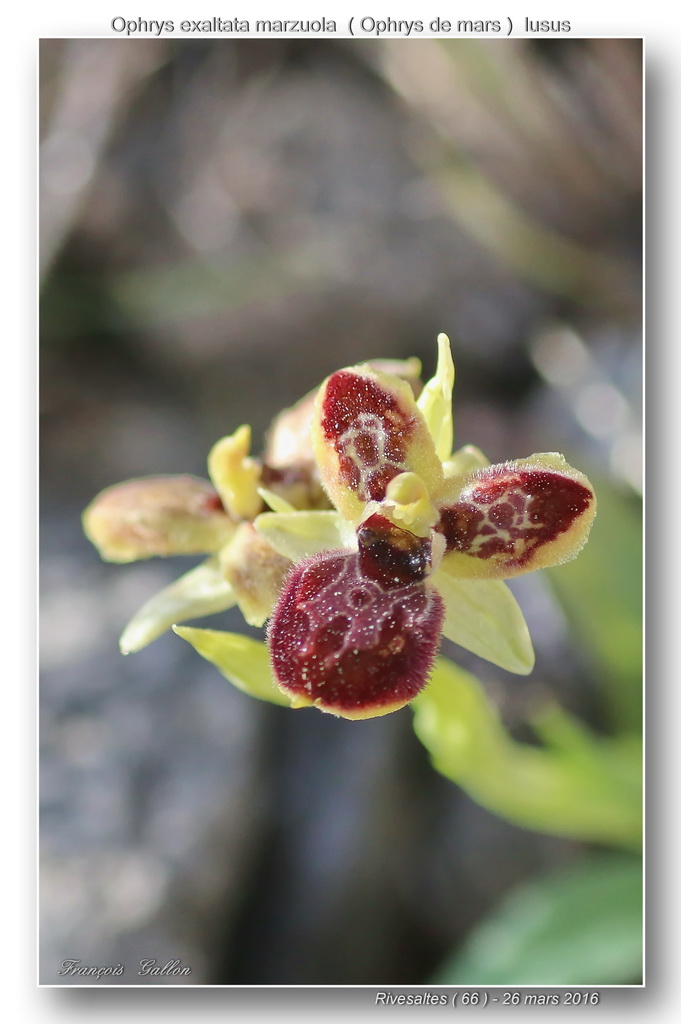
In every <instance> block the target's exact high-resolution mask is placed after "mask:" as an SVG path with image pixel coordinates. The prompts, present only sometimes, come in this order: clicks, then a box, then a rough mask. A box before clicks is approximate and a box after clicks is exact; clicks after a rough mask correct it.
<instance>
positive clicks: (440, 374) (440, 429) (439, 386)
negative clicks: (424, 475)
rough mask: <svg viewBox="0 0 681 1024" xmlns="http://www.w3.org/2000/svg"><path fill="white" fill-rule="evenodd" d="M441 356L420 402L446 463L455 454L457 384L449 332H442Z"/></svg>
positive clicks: (440, 456) (439, 343) (440, 454)
mask: <svg viewBox="0 0 681 1024" xmlns="http://www.w3.org/2000/svg"><path fill="white" fill-rule="evenodd" d="M437 345H438V357H437V369H436V371H435V376H434V377H432V378H431V379H430V380H429V381H428V383H427V384H426V385H425V386H424V388H423V391H422V392H421V394H420V396H419V399H418V402H417V403H416V404H417V405H418V407H419V409H420V410H421V412H422V413H423V418H424V419H425V421H426V423H427V425H428V430H429V431H430V435H431V437H432V438H433V442H434V444H435V451H436V452H437V455H438V458H439V459H440V460H441V461H442V462H444V461H445V459H448V458H449V457H450V455H451V454H452V446H453V444H454V420H453V417H452V389H453V387H454V361H453V359H452V352H451V349H450V346H449V338H448V337H447V335H446V334H438V336H437Z"/></svg>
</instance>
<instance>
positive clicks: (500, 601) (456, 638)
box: [431, 567, 534, 676]
mask: <svg viewBox="0 0 681 1024" xmlns="http://www.w3.org/2000/svg"><path fill="white" fill-rule="evenodd" d="M431 581H432V584H433V586H434V587H435V588H436V589H437V590H438V591H439V592H440V594H441V596H442V598H443V600H444V603H445V621H444V625H443V627H442V632H443V633H444V635H445V636H446V637H447V639H448V640H452V641H453V642H454V643H455V644H458V645H459V646H460V647H465V648H466V650H467V651H472V652H473V654H477V655H478V657H480V658H484V659H485V660H486V661H491V662H492V663H493V664H494V665H499V667H500V668H504V669H506V671H507V672H515V673H516V674H517V675H523V676H524V675H528V673H530V672H531V671H532V669H533V667H534V650H533V648H532V640H531V639H530V633H529V630H528V628H527V623H526V622H525V619H524V616H523V613H522V611H521V610H520V607H519V605H518V602H517V601H516V599H515V598H514V596H513V594H512V593H511V591H510V590H509V588H508V587H507V586H506V584H505V583H503V582H502V581H501V580H468V579H458V578H456V577H455V576H452V575H450V574H449V573H448V572H447V571H446V570H445V569H444V568H442V567H441V568H440V569H439V570H438V571H437V572H436V573H434V574H433V576H431Z"/></svg>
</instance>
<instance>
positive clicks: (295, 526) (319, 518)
mask: <svg viewBox="0 0 681 1024" xmlns="http://www.w3.org/2000/svg"><path fill="white" fill-rule="evenodd" d="M253 525H254V526H255V528H256V530H257V531H258V533H259V534H261V535H262V536H263V537H264V538H265V540H267V541H269V543H270V544H271V545H272V547H273V548H274V550H275V551H277V552H278V553H279V554H280V555H283V556H284V558H290V560H291V561H292V562H299V561H300V560H301V558H309V557H310V555H316V554H319V552H321V551H328V550H333V549H336V548H342V547H346V546H347V545H346V541H347V540H349V536H348V533H347V529H346V528H345V526H344V523H343V520H342V518H341V517H340V516H339V515H338V513H337V512H326V511H323V512H316V511H312V512H263V513H262V515H259V516H258V518H257V519H256V520H255V522H254V523H253Z"/></svg>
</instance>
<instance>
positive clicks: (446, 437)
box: [254, 335, 596, 718]
mask: <svg viewBox="0 0 681 1024" xmlns="http://www.w3.org/2000/svg"><path fill="white" fill-rule="evenodd" d="M438 340H439V348H440V352H439V360H438V369H437V373H436V375H435V377H434V379H433V380H432V381H431V382H430V383H429V384H428V385H427V386H426V388H425V389H424V391H423V394H422V395H421V397H420V398H419V399H418V401H416V400H415V398H414V395H413V392H412V390H411V388H409V386H408V385H406V384H405V383H404V382H403V381H401V380H399V379H398V378H396V377H394V376H391V375H388V374H384V373H381V372H380V371H378V370H376V369H375V368H373V367H370V366H368V365H365V366H359V367H353V368H348V369H345V370H340V371H338V372H336V373H334V374H332V375H331V376H330V377H329V378H328V379H327V380H326V381H325V382H324V384H323V385H322V386H321V388H320V389H319V392H318V395H317V399H316V403H315V412H314V416H313V420H312V438H313V448H314V451H315V456H316V460H317V465H318V469H319V473H320V477H321V480H322V482H323V484H324V487H325V488H326V491H327V493H328V495H329V497H330V499H331V500H332V502H333V503H334V505H335V509H336V511H318V512H314V511H312V512H306V511H290V510H286V511H283V510H281V506H280V510H279V511H275V512H271V513H265V514H263V515H260V516H259V517H257V518H256V520H255V523H254V525H255V528H256V530H258V532H259V533H261V535H262V536H264V537H265V538H266V539H267V540H268V542H269V543H270V545H271V546H272V547H273V548H274V549H275V550H277V551H278V552H279V553H280V554H281V555H283V556H285V557H287V558H289V559H291V561H293V562H294V563H295V564H294V567H293V569H292V570H291V572H290V573H289V575H288V577H287V580H286V583H285V585H284V588H283V590H282V593H281V596H280V598H279V600H278V602H277V605H276V608H275V610H274V612H273V614H272V618H271V620H270V624H269V628H268V640H269V646H270V653H271V659H272V667H273V670H274V674H275V677H276V680H277V683H278V685H279V686H280V688H281V689H283V690H284V692H285V693H287V694H288V695H289V696H290V698H291V700H292V703H293V705H294V706H296V707H302V706H306V705H315V706H316V707H318V708H320V709H321V710H323V711H328V712H331V713H332V714H336V715H340V716H342V717H346V718H368V717H374V716H376V715H382V714H386V713H388V712H390V711H394V710H396V709H398V708H400V707H403V706H404V705H405V704H407V703H408V702H409V701H410V700H412V699H413V698H414V697H415V696H416V695H417V694H418V693H419V692H420V690H421V689H422V688H423V687H424V686H425V685H426V682H427V679H428V673H429V670H430V668H431V666H432V663H433V660H434V657H435V654H436V651H437V647H438V642H439V637H440V633H441V632H442V633H443V634H444V635H445V636H447V637H448V638H449V639H450V640H453V641H454V642H455V643H457V644H460V645H461V646H463V647H466V648H467V649H469V650H471V651H474V652H475V653H476V654H478V655H480V656H481V657H483V658H487V659H488V660H490V661H492V662H494V663H495V664H498V665H500V666H502V667H503V668H506V669H508V670H509V671H511V672H517V673H527V672H530V671H531V669H532V667H533V664H534V653H533V650H532V645H531V641H530V638H529V633H528V630H527V627H526V625H525V621H524V619H523V616H522V613H521V611H520V609H519V607H518V605H517V603H516V601H515V599H514V597H513V595H512V594H511V592H510V590H509V589H508V587H507V586H506V585H505V584H504V583H503V582H502V581H503V580H504V579H508V578H510V577H513V576H517V575H519V574H520V573H526V572H530V571H532V570H534V569H538V568H543V567H545V566H548V565H555V564H557V563H559V562H564V561H566V560H567V559H569V558H572V557H574V556H575V555H576V554H577V553H578V551H579V550H580V548H581V547H582V545H583V544H584V542H585V540H586V538H587V535H588V532H589V529H590V527H591V523H592V520H593V517H594V514H595V508H596V502H595V496H594V493H593V490H592V488H591V485H590V484H589V482H588V480H587V479H586V477H585V476H584V475H583V474H582V473H579V472H578V471H577V470H574V469H572V467H570V466H569V465H568V464H567V462H566V461H565V459H563V457H562V456H560V455H558V454H556V453H543V454H538V455H533V456H531V457H530V458H527V459H521V460H517V461H513V462H505V463H501V464H499V465H495V466H490V465H489V463H488V462H487V460H486V459H485V457H484V456H483V455H482V454H481V453H480V452H479V451H478V450H477V449H475V448H473V447H466V448H463V449H461V450H460V451H458V452H455V453H453V454H452V450H451V447H452V439H453V427H452V415H451V390H452V384H453V379H454V369H453V364H452V361H451V355H450V352H449V342H448V339H447V338H446V337H445V336H444V335H441V336H440V338H439V339H438Z"/></svg>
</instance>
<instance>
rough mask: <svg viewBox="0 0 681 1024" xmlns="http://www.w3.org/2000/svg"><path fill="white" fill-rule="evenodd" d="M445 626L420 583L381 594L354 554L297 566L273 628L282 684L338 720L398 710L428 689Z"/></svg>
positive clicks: (438, 602)
mask: <svg viewBox="0 0 681 1024" xmlns="http://www.w3.org/2000/svg"><path fill="white" fill-rule="evenodd" d="M443 620H444V603H443V601H442V598H441V597H440V595H439V594H438V593H437V592H436V591H435V590H433V588H432V587H429V586H427V585H426V584H425V583H424V582H422V581H416V582H410V583H407V584H406V585H402V586H393V587H391V588H387V587H384V586H383V585H382V583H381V582H380V580H378V579H376V578H374V577H372V576H369V575H367V574H366V573H365V572H364V571H363V569H362V565H361V561H360V556H359V553H357V552H347V551H333V552H325V553H324V554H322V555H316V556H314V557H312V558H310V559H306V560H305V561H303V562H300V563H299V564H298V565H296V566H294V568H293V569H292V571H291V573H290V574H289V577H288V579H287V581H286V583H285V585H284V588H283V591H282V594H281V596H280V598H279V601H278V603H277V607H276V608H275V611H274V613H273V616H272V619H271V620H270V626H269V646H270V652H271V657H272V664H273V668H274V672H275V675H276V677H277V680H278V682H279V684H280V685H281V686H282V688H284V689H285V690H286V691H287V692H288V693H289V694H291V695H292V696H298V697H301V698H304V699H306V700H309V701H310V702H316V703H318V704H319V705H320V706H321V707H323V708H326V709H328V710H336V711H338V712H340V713H342V712H343V711H347V712H354V713H358V712H362V711H363V710H367V711H370V710H371V709H380V708H381V707H386V706H395V705H397V706H400V705H402V704H406V703H408V702H409V701H410V700H412V699H413V698H414V697H415V696H416V695H417V694H418V693H419V692H420V691H421V690H422V689H423V687H424V686H425V684H426V682H427V678H428V673H429V671H430V668H431V666H432V663H433V659H434V658H435V654H436V652H437V648H438V644H439V637H440V631H441V628H442V623H443Z"/></svg>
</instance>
